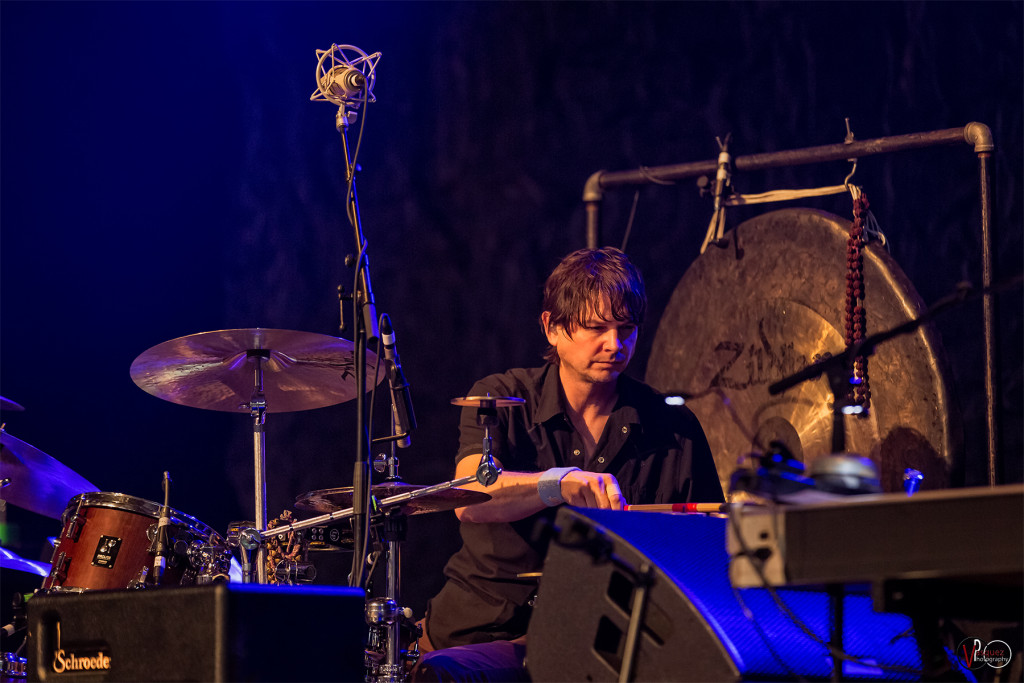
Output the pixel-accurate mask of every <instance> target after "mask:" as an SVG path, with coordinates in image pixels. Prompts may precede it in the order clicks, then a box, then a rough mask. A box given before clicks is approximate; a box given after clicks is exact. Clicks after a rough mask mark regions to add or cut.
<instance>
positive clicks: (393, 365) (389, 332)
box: [380, 313, 416, 448]
mask: <svg viewBox="0 0 1024 683" xmlns="http://www.w3.org/2000/svg"><path fill="white" fill-rule="evenodd" d="M380 341H381V343H382V344H383V345H384V363H385V365H386V366H387V373H388V384H389V385H390V386H391V411H392V415H394V418H395V430H396V431H397V433H399V434H405V437H404V438H402V439H401V440H399V441H398V442H397V445H398V447H399V448H408V447H409V445H410V444H411V443H412V441H411V439H410V438H409V433H410V432H412V430H414V429H416V414H415V413H414V412H413V409H412V396H411V395H410V393H409V383H408V382H407V381H405V373H403V372H402V363H401V362H400V361H399V359H398V350H397V348H396V347H395V331H394V329H392V327H391V318H389V317H388V315H387V313H385V314H384V315H382V316H381V325H380Z"/></svg>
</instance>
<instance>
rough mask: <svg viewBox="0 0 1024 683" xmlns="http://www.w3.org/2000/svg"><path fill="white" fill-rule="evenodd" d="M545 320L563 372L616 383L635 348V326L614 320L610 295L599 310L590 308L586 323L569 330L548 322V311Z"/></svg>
mask: <svg viewBox="0 0 1024 683" xmlns="http://www.w3.org/2000/svg"><path fill="white" fill-rule="evenodd" d="M544 323H545V324H544V327H545V332H546V334H547V338H548V343H549V344H551V346H553V347H554V348H555V351H556V353H558V359H559V361H560V362H561V365H562V372H563V373H568V376H569V377H571V378H573V379H577V380H581V381H584V382H589V383H594V384H597V383H603V382H614V381H615V380H617V379H618V377H619V374H620V373H622V371H623V370H625V369H626V365H628V364H629V361H630V359H631V358H632V357H633V351H634V350H635V349H636V333H637V330H636V325H635V324H633V323H631V322H620V321H618V320H615V319H614V318H613V317H612V314H611V304H610V302H609V301H608V297H602V298H601V301H600V302H599V303H598V306H597V307H596V309H595V308H593V307H592V308H591V310H590V311H589V312H588V313H587V316H586V318H584V321H583V323H584V324H583V326H581V327H577V326H573V327H572V328H571V329H570V330H568V333H567V331H566V330H565V329H564V328H562V327H561V326H557V325H550V324H548V313H544ZM570 335H571V336H570Z"/></svg>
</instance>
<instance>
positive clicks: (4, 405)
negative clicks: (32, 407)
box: [0, 396, 25, 410]
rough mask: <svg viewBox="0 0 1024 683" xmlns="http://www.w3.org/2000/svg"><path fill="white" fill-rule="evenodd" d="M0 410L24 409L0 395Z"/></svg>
mask: <svg viewBox="0 0 1024 683" xmlns="http://www.w3.org/2000/svg"><path fill="white" fill-rule="evenodd" d="M0 410H25V409H24V408H23V407H22V406H21V405H19V404H17V403H15V402H14V401H12V400H11V399H9V398H4V397H3V396H0Z"/></svg>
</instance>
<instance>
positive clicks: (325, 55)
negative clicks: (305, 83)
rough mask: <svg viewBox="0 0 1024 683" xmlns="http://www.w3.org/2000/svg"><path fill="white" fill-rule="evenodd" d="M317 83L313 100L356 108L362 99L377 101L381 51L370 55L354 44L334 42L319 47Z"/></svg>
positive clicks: (317, 52) (311, 96) (317, 53)
mask: <svg viewBox="0 0 1024 683" xmlns="http://www.w3.org/2000/svg"><path fill="white" fill-rule="evenodd" d="M316 56H317V63H316V85H317V88H316V90H315V91H314V92H313V94H312V95H310V97H309V99H311V100H313V101H317V100H319V101H324V102H333V103H334V104H337V105H338V106H346V105H347V106H349V107H351V108H353V109H355V108H356V107H358V106H359V104H360V103H362V102H374V101H375V98H374V96H373V83H374V81H375V80H376V75H375V73H374V69H376V68H377V60H378V59H380V53H379V52H374V53H373V54H372V55H368V54H366V53H365V52H363V51H362V50H360V49H359V48H358V47H356V46H354V45H332V46H331V49H330V50H317V51H316Z"/></svg>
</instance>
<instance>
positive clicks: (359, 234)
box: [335, 98, 380, 587]
mask: <svg viewBox="0 0 1024 683" xmlns="http://www.w3.org/2000/svg"><path fill="white" fill-rule="evenodd" d="M364 99H365V98H364ZM347 106H348V105H347V104H342V105H341V106H340V107H338V112H337V114H336V115H335V127H336V128H337V129H338V133H339V134H340V136H341V146H342V152H343V156H344V158H345V182H346V184H347V185H346V186H347V188H348V194H347V196H346V197H345V210H346V212H347V214H348V220H349V223H351V225H352V229H353V231H354V233H355V243H356V253H357V254H359V257H358V258H357V260H356V268H357V270H358V273H357V275H356V291H354V292H352V309H353V310H352V317H353V324H354V326H355V329H354V332H353V341H354V342H355V358H354V360H355V376H356V454H355V464H354V466H353V470H352V488H353V496H352V509H353V515H352V538H353V549H354V552H353V553H352V570H351V572H350V574H349V586H350V587H359V586H362V585H363V581H364V577H365V574H366V561H365V555H366V553H365V552H364V550H365V548H366V542H367V536H368V526H369V518H368V516H367V512H366V510H367V506H368V504H369V498H370V453H369V441H370V439H369V431H368V429H367V424H366V422H367V419H366V413H367V411H366V349H367V346H368V345H369V344H370V343H372V342H373V341H374V340H376V339H377V338H379V337H380V331H379V329H378V327H377V311H376V307H375V306H374V303H373V290H372V289H371V288H370V270H369V264H368V262H367V257H366V253H365V251H366V239H365V238H364V236H363V226H362V222H361V221H360V219H359V201H358V199H357V198H356V183H355V172H356V168H355V165H354V164H353V163H352V158H351V156H350V155H349V148H348V139H347V133H348V126H349V124H350V123H352V122H354V121H355V119H356V111H355V108H356V107H357V106H358V104H356V105H353V106H352V108H351V109H346V107H347ZM341 327H342V328H344V317H343V318H342V322H341Z"/></svg>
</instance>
